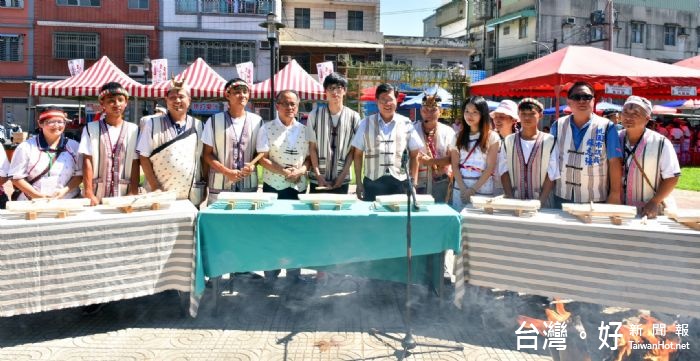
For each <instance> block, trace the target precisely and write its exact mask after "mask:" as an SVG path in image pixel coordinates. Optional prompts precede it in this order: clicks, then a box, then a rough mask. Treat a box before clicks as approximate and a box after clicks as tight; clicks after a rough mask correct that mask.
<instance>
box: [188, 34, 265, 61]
mask: <svg viewBox="0 0 700 361" xmlns="http://www.w3.org/2000/svg"><path fill="white" fill-rule="evenodd" d="M197 58H202V59H204V61H206V62H207V63H209V64H210V65H234V64H239V63H244V62H246V61H253V60H254V59H255V41H235V40H196V39H180V64H189V63H191V62H193V61H195V60H196V59H197Z"/></svg>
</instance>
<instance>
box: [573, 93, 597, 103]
mask: <svg viewBox="0 0 700 361" xmlns="http://www.w3.org/2000/svg"><path fill="white" fill-rule="evenodd" d="M569 99H571V100H574V101H577V102H578V101H581V100H585V101H589V100H591V99H593V95H592V94H571V95H570V96H569Z"/></svg>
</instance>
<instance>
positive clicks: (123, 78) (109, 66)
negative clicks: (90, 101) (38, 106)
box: [29, 56, 143, 98]
mask: <svg viewBox="0 0 700 361" xmlns="http://www.w3.org/2000/svg"><path fill="white" fill-rule="evenodd" d="M111 81H116V82H118V83H120V84H121V85H122V86H123V87H124V88H125V89H126V90H127V91H128V92H129V93H130V94H134V93H137V92H138V91H139V89H141V88H142V87H143V85H142V84H139V83H137V82H136V81H134V80H133V79H131V78H129V77H128V76H127V75H126V74H124V72H123V71H121V70H120V69H119V68H118V67H117V66H116V65H114V63H112V62H111V61H110V60H109V58H107V57H106V56H103V57H102V58H101V59H100V60H98V61H97V62H96V63H95V64H93V65H92V66H91V67H89V68H87V69H85V71H84V72H82V73H81V74H79V75H76V76H72V77H70V78H68V79H64V80H58V81H52V82H48V83H32V84H31V85H30V87H29V94H30V95H32V96H47V97H66V98H68V97H97V96H98V95H99V93H100V87H102V85H104V83H107V82H111Z"/></svg>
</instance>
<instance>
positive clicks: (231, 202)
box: [210, 192, 277, 210]
mask: <svg viewBox="0 0 700 361" xmlns="http://www.w3.org/2000/svg"><path fill="white" fill-rule="evenodd" d="M276 200H277V193H257V192H221V193H219V196H218V197H217V199H216V202H214V204H212V205H211V206H210V208H213V209H226V210H233V209H251V210H255V209H260V208H263V207H267V206H269V205H271V204H272V203H273V202H274V201H276Z"/></svg>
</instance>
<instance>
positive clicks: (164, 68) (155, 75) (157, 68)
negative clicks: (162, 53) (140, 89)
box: [151, 59, 168, 84]
mask: <svg viewBox="0 0 700 361" xmlns="http://www.w3.org/2000/svg"><path fill="white" fill-rule="evenodd" d="M151 74H152V82H153V84H158V83H162V82H164V81H166V80H168V59H153V60H151Z"/></svg>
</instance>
